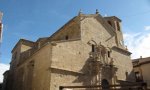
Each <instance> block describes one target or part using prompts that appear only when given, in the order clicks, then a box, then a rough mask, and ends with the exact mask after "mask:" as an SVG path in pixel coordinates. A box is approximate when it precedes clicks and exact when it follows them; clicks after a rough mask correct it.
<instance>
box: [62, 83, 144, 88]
mask: <svg viewBox="0 0 150 90" xmlns="http://www.w3.org/2000/svg"><path fill="white" fill-rule="evenodd" d="M67 89H68V90H81V89H82V90H83V89H84V90H147V84H146V83H133V84H129V85H109V86H107V87H106V86H101V85H89V86H60V87H59V90H67Z"/></svg>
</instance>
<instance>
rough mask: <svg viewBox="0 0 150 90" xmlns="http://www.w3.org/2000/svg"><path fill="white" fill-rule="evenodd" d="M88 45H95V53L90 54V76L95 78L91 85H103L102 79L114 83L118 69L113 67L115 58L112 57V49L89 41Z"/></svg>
mask: <svg viewBox="0 0 150 90" xmlns="http://www.w3.org/2000/svg"><path fill="white" fill-rule="evenodd" d="M88 44H89V45H90V46H93V45H94V51H91V52H90V53H89V58H90V62H89V67H90V74H91V75H92V76H93V80H92V81H91V83H92V84H94V85H101V81H102V79H107V80H108V81H109V82H112V78H113V77H114V74H115V72H116V71H117V68H116V67H115V66H114V65H113V58H112V57H111V55H110V53H111V48H109V47H105V46H103V45H102V44H101V43H99V44H97V43H96V42H95V41H94V40H91V41H89V42H88Z"/></svg>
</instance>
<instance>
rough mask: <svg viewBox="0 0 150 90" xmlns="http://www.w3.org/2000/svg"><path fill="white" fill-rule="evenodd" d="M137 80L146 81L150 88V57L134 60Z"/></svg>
mask: <svg viewBox="0 0 150 90" xmlns="http://www.w3.org/2000/svg"><path fill="white" fill-rule="evenodd" d="M132 63H133V67H134V72H135V76H136V81H137V82H146V83H147V85H148V88H149V89H150V70H149V69H150V57H146V58H142V57H140V58H137V59H133V61H132Z"/></svg>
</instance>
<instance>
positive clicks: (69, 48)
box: [10, 14, 132, 90]
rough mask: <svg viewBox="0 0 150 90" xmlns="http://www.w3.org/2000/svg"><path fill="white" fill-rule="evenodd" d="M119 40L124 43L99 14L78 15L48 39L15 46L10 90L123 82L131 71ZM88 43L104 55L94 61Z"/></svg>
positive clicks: (40, 89) (42, 89)
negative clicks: (103, 51)
mask: <svg viewBox="0 0 150 90" xmlns="http://www.w3.org/2000/svg"><path fill="white" fill-rule="evenodd" d="M108 20H109V19H108ZM113 20H114V21H113ZM113 20H112V21H111V22H112V23H113V24H114V26H115V27H116V26H117V25H116V23H115V22H119V23H121V22H120V20H119V21H117V20H118V19H113ZM120 40H122V41H123V37H122V32H121V30H120V31H116V28H113V27H112V26H110V25H109V24H108V23H107V20H105V19H104V18H103V17H101V16H100V15H99V14H93V15H84V14H80V15H79V16H76V17H75V18H73V19H72V20H71V21H69V22H68V23H67V24H66V25H64V26H63V27H62V28H61V29H60V30H59V31H57V32H56V33H55V34H53V35H52V36H51V37H48V38H44V39H39V40H37V42H32V43H30V45H29V44H27V43H25V42H28V41H25V42H24V43H18V44H17V45H16V46H15V48H14V49H13V51H12V54H13V59H12V62H11V69H10V72H11V74H13V75H14V77H12V78H15V80H14V81H10V82H12V83H13V86H12V87H13V89H12V90H59V86H70V85H97V84H101V81H102V80H104V79H106V80H107V81H108V82H109V83H110V84H117V83H118V82H117V81H118V80H124V81H126V80H127V77H128V75H127V74H126V72H127V73H128V74H130V73H131V72H132V63H131V59H130V54H131V53H130V52H128V51H127V50H126V49H125V47H124V46H123V44H122V45H121V44H119V41H120ZM90 41H92V42H90ZM89 43H91V44H92V43H93V44H94V46H97V45H103V47H104V48H105V49H106V51H105V53H103V55H101V54H102V53H98V57H99V58H94V59H93V57H92V55H93V54H92V53H93V52H92V45H90V44H89ZM108 51H109V52H108ZM16 52H17V55H15V53H16ZM108 54H109V55H108ZM99 55H100V56H99ZM15 56H16V57H17V58H14V57H15ZM21 56H25V58H20V57H21ZM102 56H103V58H102ZM103 59H105V60H107V63H105V64H104V63H103V62H102V60H103ZM21 60H22V62H21ZM19 62H21V63H19ZM95 62H96V63H95ZM108 62H109V63H108ZM93 65H95V68H96V69H93V68H94V66H93ZM92 70H95V71H94V72H95V73H93V71H92ZM17 77H19V78H17ZM130 80H131V79H130ZM18 83H19V84H18Z"/></svg>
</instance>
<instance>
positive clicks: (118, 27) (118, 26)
mask: <svg viewBox="0 0 150 90" xmlns="http://www.w3.org/2000/svg"><path fill="white" fill-rule="evenodd" d="M117 29H118V31H120V25H119V22H117Z"/></svg>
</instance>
